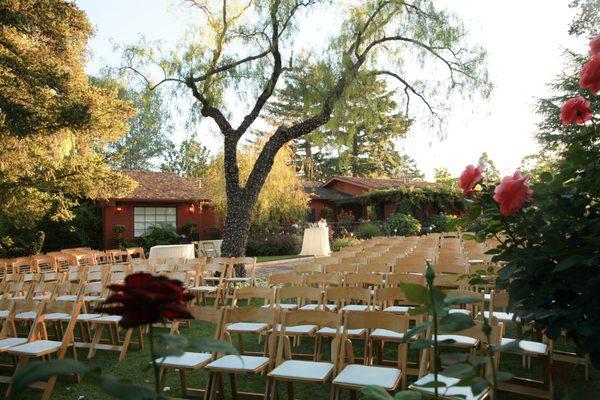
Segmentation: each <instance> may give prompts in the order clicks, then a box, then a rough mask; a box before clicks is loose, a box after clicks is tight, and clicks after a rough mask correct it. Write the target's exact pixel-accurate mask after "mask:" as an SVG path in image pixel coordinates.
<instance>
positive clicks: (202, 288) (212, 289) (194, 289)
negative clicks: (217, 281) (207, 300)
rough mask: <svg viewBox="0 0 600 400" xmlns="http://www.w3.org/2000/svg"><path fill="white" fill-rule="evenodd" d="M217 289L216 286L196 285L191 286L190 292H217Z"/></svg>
mask: <svg viewBox="0 0 600 400" xmlns="http://www.w3.org/2000/svg"><path fill="white" fill-rule="evenodd" d="M216 291H217V287H216V286H194V287H191V288H190V292H208V293H211V292H216Z"/></svg>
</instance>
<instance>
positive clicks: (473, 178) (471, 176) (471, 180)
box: [458, 165, 483, 196]
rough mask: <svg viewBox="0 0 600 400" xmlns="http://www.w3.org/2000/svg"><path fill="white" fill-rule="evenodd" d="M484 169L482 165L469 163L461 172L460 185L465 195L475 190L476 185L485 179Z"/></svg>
mask: <svg viewBox="0 0 600 400" xmlns="http://www.w3.org/2000/svg"><path fill="white" fill-rule="evenodd" d="M482 171H483V168H482V167H481V166H479V167H475V166H474V165H467V168H465V170H464V171H463V172H462V174H460V178H459V179H458V185H459V186H460V188H461V189H462V191H463V194H465V196H466V195H468V194H469V193H470V192H471V191H472V190H473V188H474V187H475V185H477V184H478V183H479V182H481V181H482V180H483V175H482V174H481V173H482Z"/></svg>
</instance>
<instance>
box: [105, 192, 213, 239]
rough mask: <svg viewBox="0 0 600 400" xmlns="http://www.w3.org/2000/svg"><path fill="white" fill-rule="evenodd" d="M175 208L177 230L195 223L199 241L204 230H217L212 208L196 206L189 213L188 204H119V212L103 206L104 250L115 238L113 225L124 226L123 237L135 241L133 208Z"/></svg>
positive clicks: (122, 202)
mask: <svg viewBox="0 0 600 400" xmlns="http://www.w3.org/2000/svg"><path fill="white" fill-rule="evenodd" d="M136 206H137V207H176V208H177V229H178V230H179V229H181V228H182V227H183V225H184V224H185V223H186V222H196V223H197V224H198V232H199V234H200V239H201V240H202V239H204V238H205V236H206V229H209V228H218V226H217V225H216V219H215V213H214V209H213V208H212V207H207V206H205V207H203V208H202V210H200V209H199V207H198V206H195V207H194V211H193V212H192V211H190V209H189V207H190V203H169V202H124V201H121V202H119V207H120V208H121V210H120V211H119V210H117V206H116V205H114V204H112V205H105V206H104V207H103V211H102V215H103V240H104V248H105V249H110V248H112V247H113V244H112V239H113V237H114V236H115V234H114V230H113V229H114V227H115V225H125V227H126V229H125V232H124V233H123V237H124V238H125V239H126V240H128V241H133V240H134V239H135V237H134V236H133V235H134V230H133V208H134V207H136Z"/></svg>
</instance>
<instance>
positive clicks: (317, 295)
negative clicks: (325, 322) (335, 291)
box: [282, 286, 337, 311]
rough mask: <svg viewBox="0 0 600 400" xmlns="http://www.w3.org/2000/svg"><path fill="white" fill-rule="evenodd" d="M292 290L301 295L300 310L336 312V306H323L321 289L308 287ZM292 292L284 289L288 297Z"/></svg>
mask: <svg viewBox="0 0 600 400" xmlns="http://www.w3.org/2000/svg"><path fill="white" fill-rule="evenodd" d="M293 290H298V292H299V293H300V294H301V295H302V299H301V302H302V307H300V310H323V309H325V310H328V311H336V310H337V305H335V304H327V305H324V304H323V300H324V299H323V295H324V294H325V293H324V292H323V290H322V289H320V288H316V287H310V286H302V287H300V288H294V289H293ZM291 291H292V288H287V289H286V294H282V295H287V296H289V295H290V294H291V293H290V292H291Z"/></svg>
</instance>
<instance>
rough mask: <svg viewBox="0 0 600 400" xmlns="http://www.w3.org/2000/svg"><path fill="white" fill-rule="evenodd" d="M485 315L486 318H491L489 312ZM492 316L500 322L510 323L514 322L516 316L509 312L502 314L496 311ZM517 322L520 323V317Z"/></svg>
mask: <svg viewBox="0 0 600 400" xmlns="http://www.w3.org/2000/svg"><path fill="white" fill-rule="evenodd" d="M483 315H484V316H485V317H486V318H489V317H490V312H489V311H484V312H483ZM492 315H493V316H494V318H496V319H497V320H498V321H501V322H510V321H512V320H513V318H514V316H515V314H514V313H507V312H502V311H494V313H493V314H492ZM515 321H516V322H519V321H520V319H519V317H517V318H516V319H515Z"/></svg>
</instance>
